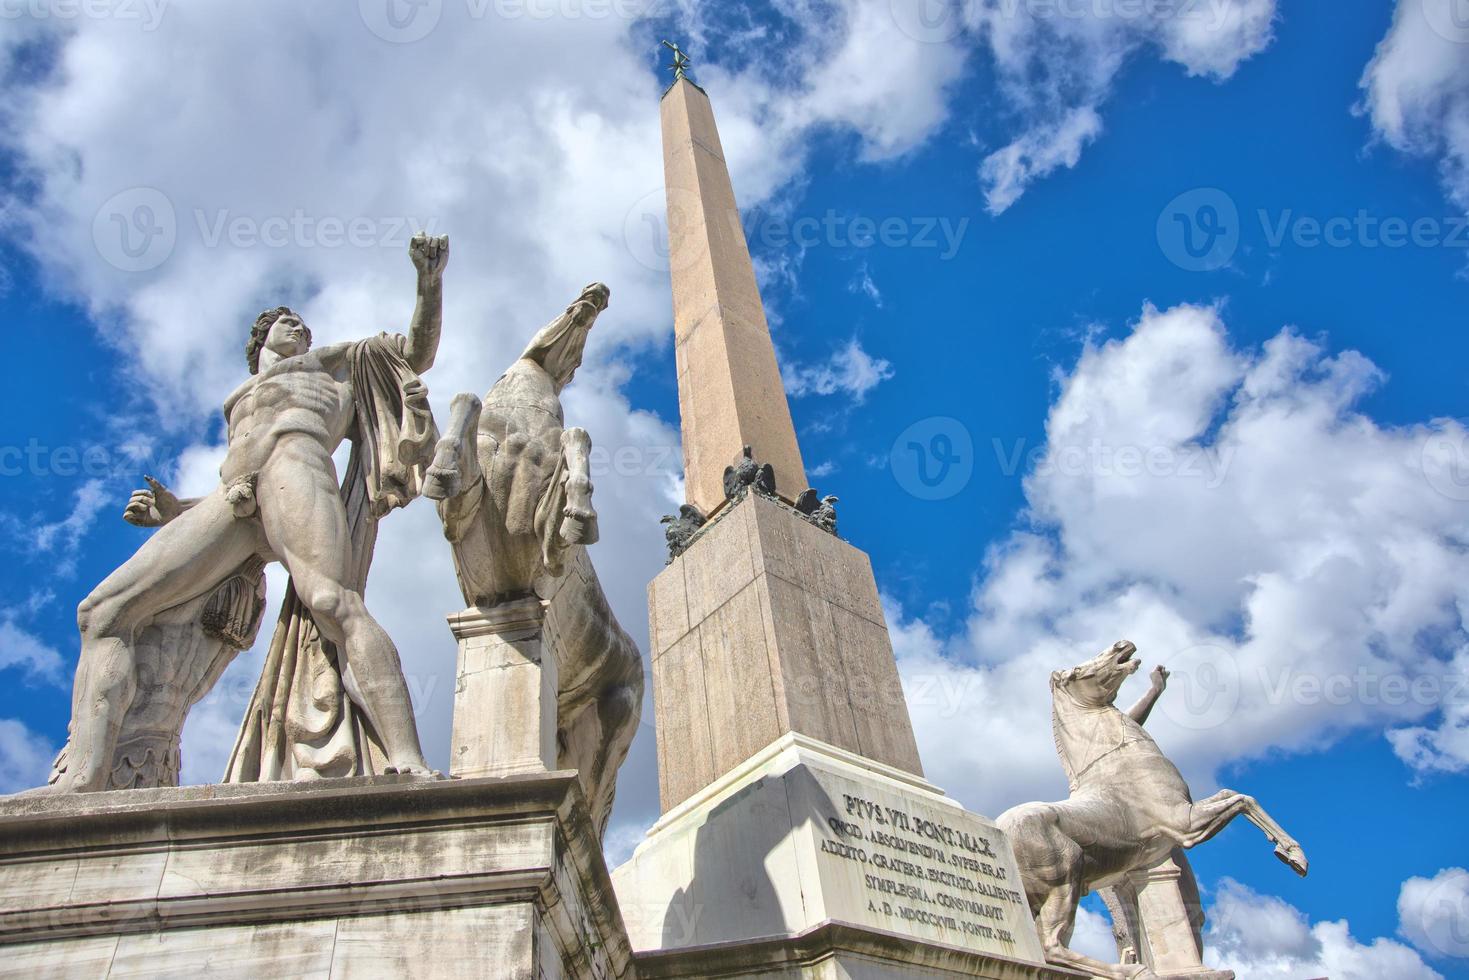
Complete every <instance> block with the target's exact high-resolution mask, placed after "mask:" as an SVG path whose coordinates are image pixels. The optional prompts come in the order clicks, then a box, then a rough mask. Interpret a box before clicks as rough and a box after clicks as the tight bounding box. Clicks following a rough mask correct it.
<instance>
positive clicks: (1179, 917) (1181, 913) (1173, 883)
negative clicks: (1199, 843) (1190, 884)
mask: <svg viewBox="0 0 1469 980" xmlns="http://www.w3.org/2000/svg"><path fill="white" fill-rule="evenodd" d="M1185 860H1186V859H1185ZM1190 874H1191V872H1190ZM1184 876H1185V872H1184V868H1183V867H1181V866H1180V864H1179V862H1178V860H1176V859H1174V858H1172V857H1170V858H1168V859H1167V860H1165V861H1163V862H1162V863H1161V864H1158V865H1157V866H1155V867H1153V868H1149V869H1148V870H1146V871H1135V872H1133V873H1132V874H1131V875H1129V876H1128V877H1129V879H1130V884H1131V886H1132V887H1131V891H1132V893H1133V894H1134V895H1135V896H1136V901H1137V919H1136V922H1137V931H1138V933H1139V946H1140V947H1141V948H1140V949H1139V953H1140V956H1141V959H1142V962H1144V963H1146V964H1147V965H1148V966H1150V967H1152V968H1153V971H1154V972H1155V973H1157V974H1158V976H1159V977H1160V978H1161V980H1171V978H1174V977H1178V978H1180V980H1181V978H1184V977H1188V978H1190V980H1234V973H1233V972H1231V971H1228V970H1214V969H1211V968H1209V967H1207V966H1205V965H1204V960H1203V949H1202V947H1201V944H1200V941H1199V931H1198V927H1197V925H1196V921H1195V920H1196V919H1197V920H1198V922H1202V915H1201V912H1200V910H1199V909H1196V908H1191V907H1190V905H1189V902H1188V901H1187V900H1186V899H1185V897H1184V888H1183V879H1184Z"/></svg>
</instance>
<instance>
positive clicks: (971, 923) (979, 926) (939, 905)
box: [821, 795, 1030, 943]
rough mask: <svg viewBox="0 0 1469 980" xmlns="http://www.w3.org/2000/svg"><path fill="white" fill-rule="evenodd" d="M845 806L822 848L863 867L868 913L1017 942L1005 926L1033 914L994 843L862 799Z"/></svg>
mask: <svg viewBox="0 0 1469 980" xmlns="http://www.w3.org/2000/svg"><path fill="white" fill-rule="evenodd" d="M843 802H844V805H845V812H844V813H842V814H839V815H836V816H832V817H829V818H828V819H827V827H828V828H829V829H830V830H831V832H832V833H833V834H834V835H835V836H834V837H828V838H825V839H824V840H823V841H822V842H821V852H822V853H823V854H828V855H830V856H831V857H832V859H834V860H841V861H853V862H856V863H858V864H861V865H862V866H863V873H862V883H863V886H864V887H865V888H866V889H867V891H868V892H869V893H870V894H869V896H868V902H867V909H868V911H869V912H872V913H875V914H880V915H883V916H887V917H890V918H893V919H897V920H901V921H904V922H917V923H922V924H924V925H928V926H935V927H938V928H942V929H948V930H952V931H953V932H956V933H960V934H963V935H965V936H974V937H977V938H982V939H992V940H995V941H997V942H1002V943H1013V942H1014V941H1015V936H1014V935H1013V934H1012V933H1011V932H1010V931H1009V930H1008V929H1006V928H1005V922H1006V919H1007V918H1008V917H1010V916H1012V915H1015V914H1016V910H1017V909H1018V910H1019V914H1020V915H1022V916H1028V915H1029V914H1030V911H1029V908H1028V907H1027V905H1026V902H1025V895H1024V894H1023V893H1022V892H1021V891H1020V888H1019V883H1018V882H1012V881H1010V880H1009V874H1008V872H1007V871H1006V870H1005V869H1004V868H1003V867H1001V866H1000V865H999V860H998V858H996V856H995V852H994V850H993V848H992V847H991V845H990V842H989V840H988V839H987V838H985V837H982V836H979V835H976V834H972V833H969V832H968V831H965V830H960V829H959V828H957V827H951V826H948V825H947V824H943V823H939V822H936V821H933V820H929V819H926V818H924V817H920V816H917V815H915V814H911V813H908V812H906V811H903V810H899V809H898V808H896V807H890V806H883V805H881V804H878V803H873V802H872V801H871V800H865V799H862V798H861V797H859V796H851V795H845V796H844V797H843Z"/></svg>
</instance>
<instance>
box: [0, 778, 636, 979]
mask: <svg viewBox="0 0 1469 980" xmlns="http://www.w3.org/2000/svg"><path fill="white" fill-rule="evenodd" d="M37 885H43V886H44V887H41V888H36V887H35V886H37ZM0 896H3V897H4V900H3V903H0V952H3V953H4V954H5V956H6V957H7V959H6V960H5V962H7V964H14V963H20V964H25V965H26V967H27V975H30V976H48V975H49V976H68V977H70V976H142V975H148V976H179V977H193V976H197V975H198V974H200V973H205V972H211V971H212V972H217V973H225V974H229V975H253V976H319V977H328V976H330V977H333V978H336V977H343V976H347V977H354V976H361V977H379V976H424V977H435V978H437V977H460V976H463V977H485V976H492V977H515V978H524V980H536V978H537V977H544V978H556V977H561V976H566V977H577V978H590V977H597V978H604V977H630V976H632V975H633V967H632V964H631V951H630V949H629V945H628V942H627V939H626V934H625V931H624V928H623V926H622V922H621V918H620V915H619V913H618V910H617V903H616V900H615V898H614V894H613V892H612V886H611V880H610V878H609V877H608V874H607V870H606V867H605V865H604V864H603V859H602V855H601V848H600V843H599V841H598V838H597V834H596V831H595V829H594V828H593V827H592V824H591V822H590V820H589V817H588V812H587V808H586V804H585V802H584V800H583V798H582V796H581V794H580V790H579V784H578V780H577V778H576V774H575V773H568V772H557V773H548V774H543V775H540V776H512V777H505V778H501V779H474V780H456V781H440V782H425V781H422V780H418V779H413V778H411V777H399V776H386V777H372V778H356V779H341V780H323V781H320V782H316V783H310V784H300V783H293V784H286V783H282V784H270V785H268V786H267V785H255V786H245V785H236V786H211V787H189V788H186V789H170V790H135V791H131V792H127V793H97V794H87V795H85V796H54V797H31V798H12V799H9V800H5V801H0ZM538 970H539V972H537V971H538Z"/></svg>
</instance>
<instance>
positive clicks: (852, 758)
mask: <svg viewBox="0 0 1469 980" xmlns="http://www.w3.org/2000/svg"><path fill="white" fill-rule="evenodd" d="M818 533H819V532H818ZM613 881H614V883H615V887H616V888H617V892H618V897H619V899H620V901H621V903H622V908H623V914H624V918H625V921H626V922H627V925H628V932H629V936H630V938H631V941H632V944H633V947H634V948H635V949H636V950H638V951H640V953H643V952H647V953H652V952H654V951H657V956H656V957H654V958H653V960H654V961H655V962H659V963H671V962H674V960H676V957H674V958H673V959H663V957H666V956H668V955H669V954H670V951H673V950H684V951H689V952H692V951H695V950H699V949H701V948H707V947H720V946H727V948H729V949H730V950H732V951H733V950H735V949H736V948H737V947H738V946H739V945H740V944H742V943H754V944H755V945H759V943H760V941H762V940H765V939H781V940H791V939H794V938H796V937H800V936H802V935H804V934H806V933H808V932H809V931H810V930H813V929H817V928H819V927H820V926H822V924H824V923H828V922H830V923H838V924H842V925H848V926H853V927H856V928H858V929H861V930H867V931H871V932H874V933H882V934H889V935H901V936H904V937H906V938H907V940H908V941H909V942H910V943H929V944H933V945H935V946H941V947H949V948H951V949H954V950H965V951H968V952H969V953H972V954H982V955H983V956H986V957H991V958H998V960H1005V961H1022V962H1028V963H1030V964H1031V965H1030V966H1029V967H1028V969H1030V970H1031V971H1032V972H1030V973H1023V972H1022V973H1003V974H999V975H1004V976H1011V975H1014V976H1052V975H1055V974H1054V973H1050V972H1046V971H1044V970H1043V969H1042V970H1041V972H1035V971H1036V970H1037V968H1038V966H1039V964H1040V963H1041V962H1042V961H1043V957H1042V953H1041V947H1040V944H1039V942H1038V941H1037V938H1036V934H1035V930H1034V927H1033V925H1032V923H1031V919H1030V911H1029V908H1028V907H1027V905H1026V901H1025V895H1024V893H1023V891H1021V885H1020V880H1019V872H1018V870H1017V868H1016V865H1015V860H1014V857H1013V856H1012V855H1011V853H1010V847H1009V844H1008V842H1007V840H1006V837H1005V835H1004V834H1003V833H1002V832H1001V831H1000V830H999V829H998V828H996V827H995V825H994V824H993V823H991V822H990V821H988V820H985V819H984V818H983V817H979V816H976V815H974V814H971V813H968V812H967V811H965V810H964V809H963V808H962V807H960V806H959V805H958V804H957V803H955V802H953V801H952V800H950V799H948V798H947V797H945V796H944V795H943V794H942V793H941V792H939V791H938V790H936V789H935V788H934V787H932V786H931V785H929V784H928V783H925V782H924V781H923V780H922V779H920V778H918V777H916V776H914V775H912V774H911V773H907V772H904V771H902V770H898V769H894V768H891V767H887V766H881V765H878V764H876V763H873V762H872V761H871V760H869V759H865V758H863V757H860V756H857V755H854V754H852V753H849V752H844V751H842V750H840V749H838V748H835V747H832V746H828V745H823V744H821V743H818V742H815V741H813V740H811V739H809V738H806V737H804V736H802V735H798V734H787V735H784V736H782V737H781V738H780V739H779V740H777V741H776V742H774V743H773V744H771V745H769V746H767V747H766V748H764V749H763V750H761V751H760V752H758V753H756V754H755V755H754V756H753V757H751V758H750V759H748V760H746V762H745V763H744V764H742V765H740V766H738V767H736V768H735V769H734V771H733V772H730V773H728V774H727V775H725V776H723V777H722V778H720V779H719V780H717V781H715V782H714V783H713V784H711V785H710V786H708V787H705V788H704V789H703V790H702V791H701V792H699V793H698V794H696V795H695V796H693V797H692V798H690V799H688V800H686V801H685V802H684V803H683V804H681V805H680V806H678V807H676V808H674V809H673V810H671V811H669V812H668V813H666V814H664V816H663V818H662V819H661V820H659V822H658V823H657V825H655V826H654V827H653V829H652V830H651V831H649V834H648V837H647V839H646V840H645V841H644V842H643V843H642V844H641V845H639V847H638V849H637V851H636V852H635V853H634V855H633V857H632V859H631V860H630V861H629V862H628V863H627V864H625V865H623V866H622V867H621V868H618V869H617V870H616V871H615V872H614V873H613ZM735 955H738V954H735ZM695 958H696V959H697V957H695ZM691 962H692V961H691ZM901 962H904V963H908V964H916V963H919V962H921V957H920V958H918V959H911V958H910V959H906V960H901ZM679 968H680V969H681V968H682V967H679ZM791 968H792V969H795V968H796V966H795V965H791ZM669 969H673V967H669ZM655 975H665V974H655ZM666 975H670V976H676V975H696V974H695V973H693V972H691V973H688V974H679V973H676V972H674V973H668V974H666ZM721 975H723V974H721ZM750 975H780V974H763V973H758V974H757V973H756V972H754V971H752V972H751V974H750ZM791 975H793V976H800V975H814V974H803V973H799V972H797V973H793V974H791ZM875 975H885V974H875ZM892 975H894V976H912V975H921V974H915V973H912V972H899V973H895V974H892ZM940 975H942V974H940ZM971 975H980V976H988V975H990V974H983V973H981V974H971Z"/></svg>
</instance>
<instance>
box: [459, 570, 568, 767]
mask: <svg viewBox="0 0 1469 980" xmlns="http://www.w3.org/2000/svg"><path fill="white" fill-rule="evenodd" d="M545 620H546V606H545V603H544V602H542V601H541V600H540V599H538V598H535V597H530V598H526V599H516V600H512V601H510V602H504V603H500V604H499V605H495V606H485V607H478V606H476V607H471V608H469V609H466V610H464V611H463V612H461V613H455V614H454V615H452V616H450V617H449V628H450V629H451V630H453V632H454V636H455V638H456V639H458V641H459V670H458V680H457V682H456V683H455V686H454V724H453V734H452V736H451V739H452V740H451V742H450V752H449V772H450V774H451V775H453V776H456V777H460V778H465V779H472V778H476V777H479V776H505V775H510V774H513V773H528V772H550V771H552V770H554V769H556V698H557V693H558V690H557V689H558V679H557V674H556V657H555V656H554V655H553V652H552V650H551V648H550V646H549V645H548V644H547V643H546V642H545Z"/></svg>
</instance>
